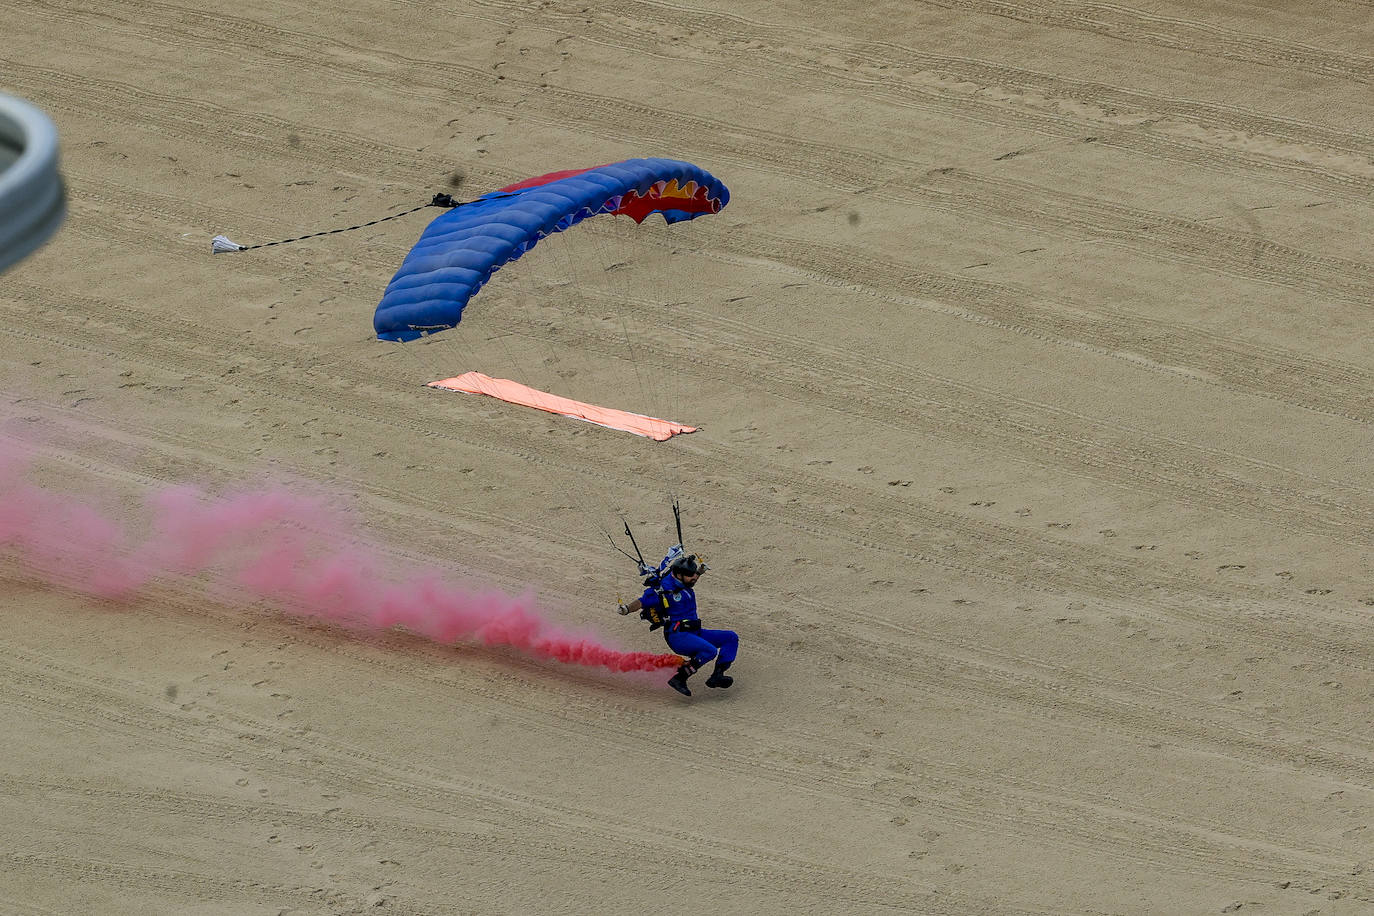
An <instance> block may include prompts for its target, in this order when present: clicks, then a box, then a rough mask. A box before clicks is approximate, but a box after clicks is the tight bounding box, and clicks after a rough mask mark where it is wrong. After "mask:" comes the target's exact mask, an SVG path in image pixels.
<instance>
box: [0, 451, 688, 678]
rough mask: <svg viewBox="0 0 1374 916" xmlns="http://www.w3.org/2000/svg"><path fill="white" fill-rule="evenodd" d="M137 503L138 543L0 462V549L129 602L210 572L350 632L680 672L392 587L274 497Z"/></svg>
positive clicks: (317, 524)
mask: <svg viewBox="0 0 1374 916" xmlns="http://www.w3.org/2000/svg"><path fill="white" fill-rule="evenodd" d="M148 503H149V505H148V506H147V508H148V509H149V510H150V511H151V514H152V523H151V525H150V534H149V535H148V536H147V537H145V538H143V539H139V538H136V537H133V536H131V535H130V534H129V533H128V532H127V531H126V530H125V528H124V527H123V526H122V525H120V524H119V523H118V522H117V521H116V520H114V519H112V518H110V517H109V516H108V515H106V514H105V513H103V512H101V511H100V510H99V509H98V508H96V507H95V506H92V505H90V504H89V503H86V502H83V501H82V500H81V499H80V498H78V497H76V496H73V495H70V494H62V493H59V492H55V491H53V490H49V489H44V488H42V487H39V486H37V485H36V484H33V483H31V482H30V481H29V480H28V463H27V462H26V461H24V460H23V459H21V458H19V457H18V456H17V455H15V454H14V453H13V452H12V451H4V450H0V549H3V550H6V551H8V552H10V553H12V554H13V555H14V556H15V557H16V558H17V559H19V560H20V561H21V562H22V563H24V564H25V565H26V566H27V567H28V568H29V569H31V570H33V571H34V572H35V573H36V574H38V575H39V576H40V577H41V578H43V579H45V580H46V581H48V582H50V583H51V584H53V585H59V586H62V587H66V588H71V589H74V590H76V591H79V592H82V593H83V594H89V595H95V596H99V597H105V598H124V599H127V598H129V597H132V596H133V595H134V594H136V593H137V592H138V590H139V589H140V588H142V587H143V586H145V585H147V584H148V583H149V582H152V581H154V580H157V579H164V578H168V577H173V576H178V575H190V574H198V573H210V574H212V576H211V582H212V583H213V584H215V585H217V586H220V587H227V588H229V589H231V590H234V589H237V590H240V591H242V592H245V593H247V595H249V596H250V597H252V598H257V599H265V600H267V601H269V602H271V603H273V604H275V605H276V606H278V607H280V608H281V609H282V610H284V611H286V612H288V613H292V614H298V615H303V616H310V617H317V618H320V619H323V620H327V621H331V622H334V623H338V624H341V625H344V626H348V627H352V628H355V629H361V630H386V629H390V628H392V627H404V628H405V629H406V630H408V631H410V632H412V633H415V634H417V635H420V636H423V637H426V638H428V639H432V640H434V641H435V642H438V643H443V644H446V645H447V644H452V643H456V642H471V643H478V644H481V645H487V646H509V647H511V648H514V649H518V650H520V651H522V652H525V653H527V654H529V655H532V656H535V657H538V658H547V659H554V660H557V661H560V662H565V663H567V664H573V665H586V666H591V667H595V666H600V667H604V668H608V669H610V670H611V671H620V672H624V671H653V670H656V669H659V668H667V667H675V666H677V665H678V664H680V663H681V659H680V658H678V656H676V655H660V654H655V653H651V652H621V651H619V650H616V649H611V648H608V647H606V646H603V645H601V644H599V643H598V642H596V641H595V640H594V639H592V638H590V637H585V636H575V635H572V634H569V633H566V632H564V631H562V630H560V629H559V628H557V627H556V626H554V625H553V624H552V623H550V622H549V621H548V620H546V619H545V618H544V617H543V616H541V615H540V613H539V611H538V609H537V608H536V606H535V603H534V600H533V598H532V597H531V596H528V595H525V596H520V597H512V596H510V595H507V594H505V593H503V592H500V591H498V590H496V589H487V590H473V589H469V588H463V587H459V586H456V585H452V584H447V583H445V582H443V581H442V580H441V579H440V578H439V576H438V574H437V573H430V574H426V575H423V576H419V577H414V578H411V579H409V580H408V581H402V582H395V581H390V580H388V578H387V577H386V575H385V572H386V571H387V570H388V569H390V568H391V567H393V565H394V564H392V563H390V562H388V561H387V559H386V558H385V556H384V555H383V553H382V552H381V551H380V550H378V549H376V548H370V547H367V546H361V545H347V544H346V541H347V540H348V538H347V535H348V534H349V533H350V528H351V525H350V523H349V522H348V521H347V520H346V519H344V518H343V517H342V516H341V515H339V514H338V513H335V512H332V511H330V510H329V509H328V507H327V506H325V505H324V503H322V502H321V501H319V500H316V499H312V498H310V497H306V496H300V495H297V494H293V493H291V492H288V491H287V490H285V489H274V490H262V491H256V492H243V493H236V494H228V495H223V496H217V497H211V496H207V495H205V494H203V493H200V492H198V491H196V490H193V489H188V488H176V489H169V490H164V491H162V492H159V493H156V494H154V496H153V497H152V498H151V499H150V500H149V501H148ZM340 533H342V536H341V534H340ZM340 544H344V545H345V546H339V545H340Z"/></svg>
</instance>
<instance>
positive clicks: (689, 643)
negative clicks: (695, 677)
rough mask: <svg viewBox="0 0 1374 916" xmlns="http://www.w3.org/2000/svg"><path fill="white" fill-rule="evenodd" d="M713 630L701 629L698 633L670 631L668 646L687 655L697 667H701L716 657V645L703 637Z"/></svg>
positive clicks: (678, 652)
mask: <svg viewBox="0 0 1374 916" xmlns="http://www.w3.org/2000/svg"><path fill="white" fill-rule="evenodd" d="M713 632H715V631H714V630H701V631H699V632H697V633H685V632H679V633H669V634H668V648H670V649H672V650H673V651H674V652H676V653H677V654H678V655H682V656H686V657H687V658H688V659H690V660H691V662H692V664H693V665H695V666H696V668H700V667H701V666H702V665H704V664H706V663H707V662H709V661H710V660H711V659H713V658H715V657H716V647H715V645H714V644H712V643H710V642H708V641H707V640H705V639H702V637H703V636H705V635H706V634H707V633H713ZM694 670H695V669H694Z"/></svg>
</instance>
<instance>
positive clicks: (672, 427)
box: [428, 372, 697, 442]
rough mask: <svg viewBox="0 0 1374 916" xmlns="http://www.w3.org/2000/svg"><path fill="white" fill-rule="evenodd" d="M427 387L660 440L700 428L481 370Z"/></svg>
mask: <svg viewBox="0 0 1374 916" xmlns="http://www.w3.org/2000/svg"><path fill="white" fill-rule="evenodd" d="M428 387H430V388H443V389H445V390H447V391H465V392H467V393H468V394H485V395H487V396H489V397H493V398H498V399H500V400H502V401H509V402H510V403H512V404H519V405H521V406H523V407H533V408H534V409H535V410H544V411H548V412H549V413H556V414H559V415H561V416H564V417H572V418H573V419H574V420H586V421H587V422H588V423H595V424H596V425H597V426H605V427H608V428H610V429H620V430H624V431H625V432H627V433H634V434H635V435H636V436H647V437H648V438H650V439H656V440H657V441H659V442H665V441H667V440H668V439H671V438H672V437H673V436H676V435H678V434H679V433H694V432H696V431H697V427H695V426H684V425H683V424H681V423H674V422H672V421H671V420H660V419H658V418H657V417H646V416H644V415H643V414H638V413H630V412H629V411H628V410H615V409H613V408H610V407H598V406H596V405H595V404H586V403H583V402H582V401H574V400H572V399H571V398H564V397H559V396H558V395H556V394H549V393H548V392H547V391H540V390H538V389H537V388H531V387H529V386H528V385H522V384H520V383H519V382H512V381H511V380H510V379H505V378H492V377H491V376H489V375H483V374H482V373H480V372H464V373H463V374H462V375H459V376H455V377H453V378H446V379H441V380H440V381H437V382H430V383H429V385H428Z"/></svg>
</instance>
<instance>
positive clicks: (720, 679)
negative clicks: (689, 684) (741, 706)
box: [706, 662, 735, 689]
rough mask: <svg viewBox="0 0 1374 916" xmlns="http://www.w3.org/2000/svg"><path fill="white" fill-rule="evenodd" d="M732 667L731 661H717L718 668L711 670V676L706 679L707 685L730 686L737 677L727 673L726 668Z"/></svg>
mask: <svg viewBox="0 0 1374 916" xmlns="http://www.w3.org/2000/svg"><path fill="white" fill-rule="evenodd" d="M729 667H730V663H729V662H716V670H715V671H712V672H711V676H710V677H708V678H707V679H706V686H707V687H720V688H722V689H724V688H726V687H729V686H730V685H731V684H733V683H734V682H735V679H734V678H732V677H731V676H730V675H728V674H726V673H725V669H726V668H729Z"/></svg>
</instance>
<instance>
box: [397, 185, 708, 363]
mask: <svg viewBox="0 0 1374 916" xmlns="http://www.w3.org/2000/svg"><path fill="white" fill-rule="evenodd" d="M729 201H730V192H729V191H728V190H727V189H726V187H725V185H723V184H721V183H720V182H719V181H717V180H716V178H715V177H714V176H713V175H711V173H710V172H707V171H706V170H705V169H701V168H698V167H697V166H695V165H692V163H690V162H679V161H678V160H675V159H627V160H626V161H624V162H616V163H612V164H610V165H602V166H597V167H596V168H591V169H579V170H575V171H567V172H554V173H551V174H549V175H541V176H539V177H538V178H531V179H528V180H526V181H522V182H519V183H517V184H513V185H510V186H508V187H505V188H501V189H500V190H498V191H493V192H491V193H490V194H486V195H483V196H482V197H479V198H477V199H476V200H473V201H470V202H468V203H464V204H460V205H458V206H457V207H454V208H453V209H451V210H449V211H448V212H447V213H445V214H443V215H442V216H440V217H438V218H436V219H435V220H434V221H433V222H431V223H430V224H429V226H427V227H426V228H425V231H424V232H423V233H421V235H420V239H419V241H417V242H416V243H415V247H414V248H412V249H411V250H410V253H409V254H407V255H406V257H405V260H404V261H402V262H401V267H400V269H399V270H397V271H396V275H395V276H394V277H392V278H391V282H390V283H389V284H387V288H386V292H385V293H384V294H383V295H382V301H381V302H380V303H379V304H378V306H377V312H376V314H375V315H374V316H373V319H372V324H373V327H375V328H376V329H377V337H378V338H380V339H382V340H414V339H416V338H417V337H422V336H424V335H426V334H433V333H435V332H437V331H443V330H447V329H449V328H453V327H456V326H457V324H458V322H459V321H460V320H461V319H462V317H463V309H464V308H466V307H467V304H468V301H469V300H470V299H471V298H472V297H473V296H475V295H476V294H477V291H478V290H480V289H481V288H482V286H483V285H484V284H485V283H486V282H487V281H488V280H489V279H491V275H492V274H493V273H495V272H496V271H497V270H498V269H499V268H500V267H501V266H502V265H503V264H507V263H509V262H511V261H514V260H515V259H516V258H519V257H520V256H521V255H522V254H524V253H525V252H527V251H529V250H530V249H531V248H533V247H534V246H535V244H536V243H537V242H538V241H539V240H540V239H542V238H544V237H546V236H549V235H552V234H553V233H555V232H562V231H563V230H564V229H568V228H570V227H572V226H575V225H577V224H578V223H580V222H582V220H584V219H587V218H588V217H592V216H597V215H600V214H614V215H623V216H629V217H630V218H631V219H633V220H634V221H635V222H636V223H641V222H643V221H644V220H645V219H646V218H647V217H648V216H649V215H650V214H653V213H660V214H662V216H663V219H664V220H665V221H666V222H669V223H677V222H681V221H683V220H689V219H696V218H697V217H698V216H703V215H706V214H711V213H718V212H720V210H721V208H722V207H724V206H725V205H726V204H727V203H729Z"/></svg>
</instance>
